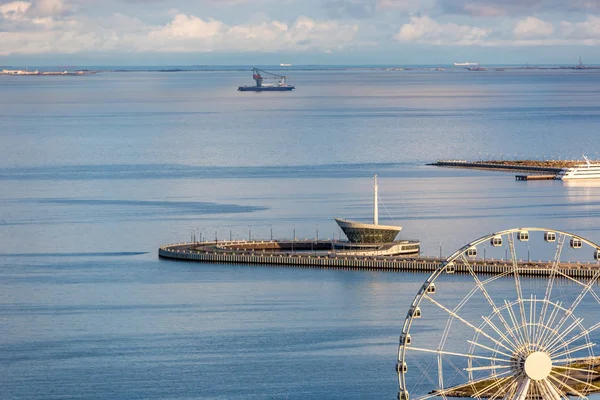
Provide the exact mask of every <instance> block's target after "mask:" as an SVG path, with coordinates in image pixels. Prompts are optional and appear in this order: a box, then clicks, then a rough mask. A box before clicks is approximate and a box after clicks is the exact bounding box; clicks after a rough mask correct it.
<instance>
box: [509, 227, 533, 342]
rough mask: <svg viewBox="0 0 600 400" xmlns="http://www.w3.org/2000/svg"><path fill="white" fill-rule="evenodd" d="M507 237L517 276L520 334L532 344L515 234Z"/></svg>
mask: <svg viewBox="0 0 600 400" xmlns="http://www.w3.org/2000/svg"><path fill="white" fill-rule="evenodd" d="M507 237H508V246H509V249H510V259H511V261H512V265H513V272H514V276H515V288H516V290H517V302H518V303H519V314H520V315H521V323H520V324H518V326H520V327H522V328H523V331H522V332H520V333H521V334H522V336H523V338H524V341H525V343H531V339H530V338H529V334H528V332H527V329H526V327H527V317H526V316H525V304H524V302H523V289H522V287H521V278H520V277H519V265H518V263H517V252H516V249H515V238H514V233H510V234H508V235H507ZM516 326H517V325H516Z"/></svg>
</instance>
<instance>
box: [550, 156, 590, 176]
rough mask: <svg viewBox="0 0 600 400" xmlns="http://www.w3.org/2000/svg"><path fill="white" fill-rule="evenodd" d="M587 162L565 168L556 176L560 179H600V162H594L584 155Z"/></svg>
mask: <svg viewBox="0 0 600 400" xmlns="http://www.w3.org/2000/svg"><path fill="white" fill-rule="evenodd" d="M583 158H584V160H585V164H580V165H576V166H574V167H570V168H563V170H562V171H560V172H559V173H558V175H557V176H556V177H557V178H558V179H600V164H597V163H596V164H594V163H592V162H591V161H590V160H589V159H588V158H587V157H586V156H583Z"/></svg>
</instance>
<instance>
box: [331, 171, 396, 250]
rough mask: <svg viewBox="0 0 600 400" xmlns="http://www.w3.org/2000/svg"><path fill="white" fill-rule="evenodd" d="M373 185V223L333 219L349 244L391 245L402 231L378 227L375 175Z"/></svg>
mask: <svg viewBox="0 0 600 400" xmlns="http://www.w3.org/2000/svg"><path fill="white" fill-rule="evenodd" d="M374 180H375V184H374V186H373V189H374V196H373V223H372V224H367V223H364V222H357V221H350V220H347V219H342V218H334V219H335V222H337V224H338V225H339V227H340V228H341V229H342V231H344V234H345V235H346V237H347V238H348V240H349V241H350V242H351V243H357V244H359V243H360V244H375V243H391V242H393V241H394V239H395V238H396V236H397V235H398V233H399V232H400V231H401V230H402V227H401V226H393V225H379V211H378V208H377V204H378V197H377V196H378V194H377V191H378V186H377V175H375V178H374Z"/></svg>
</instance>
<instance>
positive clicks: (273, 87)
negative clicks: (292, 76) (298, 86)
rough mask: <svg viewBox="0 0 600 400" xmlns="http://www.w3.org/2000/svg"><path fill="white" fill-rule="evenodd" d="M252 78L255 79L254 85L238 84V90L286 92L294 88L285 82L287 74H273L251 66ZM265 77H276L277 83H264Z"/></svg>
mask: <svg viewBox="0 0 600 400" xmlns="http://www.w3.org/2000/svg"><path fill="white" fill-rule="evenodd" d="M252 79H254V80H255V81H256V85H255V86H240V87H238V90H239V91H240V92H287V91H290V90H294V86H292V85H288V84H287V83H285V80H286V79H287V76H285V75H278V74H274V73H272V72H269V71H265V70H262V69H258V68H252ZM265 79H278V80H279V81H278V82H277V83H265V84H263V80H265Z"/></svg>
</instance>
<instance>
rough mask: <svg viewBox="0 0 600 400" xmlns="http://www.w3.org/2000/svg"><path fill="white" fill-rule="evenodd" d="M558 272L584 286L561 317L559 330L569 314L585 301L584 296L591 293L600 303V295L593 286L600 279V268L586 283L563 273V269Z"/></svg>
mask: <svg viewBox="0 0 600 400" xmlns="http://www.w3.org/2000/svg"><path fill="white" fill-rule="evenodd" d="M558 273H559V274H560V275H561V276H563V277H565V278H567V279H569V280H571V281H573V282H575V283H578V284H580V285H582V286H583V289H582V291H581V292H580V293H579V295H578V296H577V297H576V298H575V300H573V303H571V306H570V307H569V308H568V309H567V310H566V311H565V314H564V315H563V317H562V318H561V319H560V321H559V322H558V326H557V328H556V329H557V330H559V329H560V328H562V326H563V325H564V323H565V322H567V319H568V318H569V316H570V315H571V314H573V312H574V311H575V309H576V308H577V306H578V305H579V304H580V303H581V301H583V299H584V297H585V296H586V295H587V294H588V293H590V294H591V295H592V296H593V297H594V299H596V302H598V304H600V297H598V294H596V292H595V291H594V289H593V286H594V285H595V284H596V281H597V280H598V278H599V277H600V270H598V271H596V273H595V274H594V276H593V277H592V279H590V281H589V282H588V283H587V284H585V283H583V282H580V281H578V280H577V279H574V278H571V277H570V276H568V275H567V274H565V273H563V272H562V271H560V270H559V271H558Z"/></svg>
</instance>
